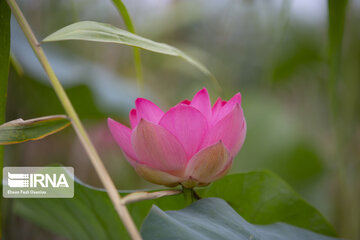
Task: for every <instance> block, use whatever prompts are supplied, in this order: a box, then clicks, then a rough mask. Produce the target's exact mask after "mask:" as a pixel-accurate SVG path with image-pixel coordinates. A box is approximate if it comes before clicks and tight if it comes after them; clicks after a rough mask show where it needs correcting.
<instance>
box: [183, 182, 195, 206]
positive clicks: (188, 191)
mask: <svg viewBox="0 0 360 240" xmlns="http://www.w3.org/2000/svg"><path fill="white" fill-rule="evenodd" d="M182 190H183V193H184V203H185V206H186V207H187V206H189V205H190V204H192V203H193V202H194V200H195V198H194V190H193V189H192V188H185V187H183V189H182Z"/></svg>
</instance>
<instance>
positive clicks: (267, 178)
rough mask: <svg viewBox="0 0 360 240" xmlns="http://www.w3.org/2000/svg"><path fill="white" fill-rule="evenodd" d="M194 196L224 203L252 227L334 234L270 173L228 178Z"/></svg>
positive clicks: (310, 208) (306, 204) (287, 187)
mask: <svg viewBox="0 0 360 240" xmlns="http://www.w3.org/2000/svg"><path fill="white" fill-rule="evenodd" d="M197 193H198V194H199V195H200V196H201V197H204V198H205V197H219V198H222V199H224V200H226V201H227V202H228V203H229V204H230V205H231V206H232V207H233V208H234V209H235V210H236V211H237V212H238V213H239V214H240V215H241V216H242V217H243V218H245V219H246V220H247V221H249V222H251V223H254V224H271V223H275V222H284V223H288V224H291V225H294V226H298V227H301V228H305V229H309V230H312V231H314V232H318V233H321V234H326V235H330V236H335V235H336V233H335V230H334V228H333V227H332V226H331V225H330V224H329V223H328V222H327V221H326V219H325V218H324V217H323V216H322V215H321V213H320V212H319V211H318V210H316V209H315V208H314V207H312V206H311V205H309V204H308V203H307V202H306V201H305V200H303V199H302V198H301V197H300V196H299V195H298V194H297V193H296V192H295V191H294V190H293V189H292V188H291V187H290V186H289V185H288V184H287V183H286V182H284V181H283V180H282V179H281V178H279V177H278V176H276V175H275V174H274V173H272V172H270V171H266V170H262V171H253V172H248V173H240V174H233V175H229V176H226V177H224V178H222V179H220V180H219V181H217V182H215V183H213V184H212V185H211V186H210V187H208V188H203V189H199V190H197Z"/></svg>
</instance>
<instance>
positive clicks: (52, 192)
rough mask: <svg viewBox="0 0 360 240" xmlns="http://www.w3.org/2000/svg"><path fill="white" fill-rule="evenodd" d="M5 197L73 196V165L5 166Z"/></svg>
mask: <svg viewBox="0 0 360 240" xmlns="http://www.w3.org/2000/svg"><path fill="white" fill-rule="evenodd" d="M3 197H5V198H72V197H74V168H72V167H4V168H3Z"/></svg>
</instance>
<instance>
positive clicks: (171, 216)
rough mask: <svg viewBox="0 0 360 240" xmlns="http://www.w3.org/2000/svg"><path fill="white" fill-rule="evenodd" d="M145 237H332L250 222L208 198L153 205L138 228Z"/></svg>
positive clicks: (286, 239)
mask: <svg viewBox="0 0 360 240" xmlns="http://www.w3.org/2000/svg"><path fill="white" fill-rule="evenodd" d="M141 234H142V236H143V238H144V239H145V240H146V239H157V240H163V239H164V240H165V239H166V240H167V239H178V240H182V239H184V240H187V239H197V240H211V239H214V240H233V239H239V240H248V239H253V240H289V239H291V240H304V239H306V240H331V239H333V240H334V239H335V238H332V237H327V236H323V235H320V234H317V233H314V232H311V231H308V230H305V229H301V228H298V227H294V226H291V225H288V224H285V223H276V224H271V225H266V226H259V225H253V224H250V223H248V222H247V221H246V220H245V219H244V218H242V217H241V216H240V215H238V214H237V212H236V211H234V209H232V208H231V207H230V206H229V205H228V204H227V203H226V202H225V201H224V200H222V199H219V198H207V199H202V200H200V201H197V202H195V203H193V204H192V205H190V206H189V207H187V208H185V209H182V210H180V211H167V212H164V211H162V210H161V209H160V208H158V207H156V206H154V207H153V208H152V209H151V211H150V213H149V216H148V217H147V218H146V219H145V221H144V224H143V226H142V229H141Z"/></svg>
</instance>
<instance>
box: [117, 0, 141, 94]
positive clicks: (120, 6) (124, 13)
mask: <svg viewBox="0 0 360 240" xmlns="http://www.w3.org/2000/svg"><path fill="white" fill-rule="evenodd" d="M112 1H113V3H114V5H115V6H116V8H117V9H118V11H119V12H120V15H121V17H122V19H123V20H124V23H125V25H126V28H127V29H128V30H129V32H131V33H134V34H135V27H134V24H133V23H132V21H131V17H130V14H129V11H128V10H127V8H126V6H125V4H124V3H123V1H122V0H112ZM133 50H134V64H135V71H136V79H137V85H138V88H139V92H140V93H142V91H143V88H144V77H143V74H142V64H141V56H140V49H139V48H137V47H134V48H133Z"/></svg>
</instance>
